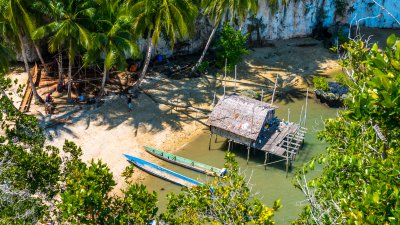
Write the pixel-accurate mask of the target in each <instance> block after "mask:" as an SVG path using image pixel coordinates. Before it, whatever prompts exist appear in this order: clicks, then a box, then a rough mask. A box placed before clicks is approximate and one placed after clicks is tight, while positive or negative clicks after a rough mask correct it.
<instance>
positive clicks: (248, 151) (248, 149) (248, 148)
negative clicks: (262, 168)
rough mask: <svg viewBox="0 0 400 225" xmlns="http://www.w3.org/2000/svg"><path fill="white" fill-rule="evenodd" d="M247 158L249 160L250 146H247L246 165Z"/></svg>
mask: <svg viewBox="0 0 400 225" xmlns="http://www.w3.org/2000/svg"><path fill="white" fill-rule="evenodd" d="M249 158H250V145H249V146H247V164H249Z"/></svg>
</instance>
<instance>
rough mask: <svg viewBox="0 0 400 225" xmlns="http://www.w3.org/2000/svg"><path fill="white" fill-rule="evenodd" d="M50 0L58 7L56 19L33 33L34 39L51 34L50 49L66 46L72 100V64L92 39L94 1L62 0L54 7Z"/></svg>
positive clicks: (69, 90)
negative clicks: (81, 49)
mask: <svg viewBox="0 0 400 225" xmlns="http://www.w3.org/2000/svg"><path fill="white" fill-rule="evenodd" d="M53 4H54V3H52V2H51V1H50V4H49V5H48V7H50V8H51V9H56V10H58V11H56V12H57V14H53V16H54V17H55V18H54V19H55V21H53V22H51V23H49V24H46V25H44V26H42V27H40V28H39V29H37V30H35V31H34V33H33V37H34V39H42V38H44V37H46V36H49V35H51V38H50V39H49V50H50V52H55V51H57V50H58V49H60V48H61V46H64V47H65V49H66V51H67V55H68V61H69V65H68V99H69V100H71V87H72V66H73V65H74V64H75V57H76V56H77V55H78V54H79V51H80V48H81V47H87V46H88V45H89V40H90V31H89V30H88V27H89V26H90V25H91V23H90V22H91V17H92V16H93V14H94V12H95V8H94V6H95V5H94V3H93V2H92V1H85V0H61V1H57V3H56V6H57V7H54V5H53Z"/></svg>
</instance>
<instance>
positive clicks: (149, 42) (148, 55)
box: [131, 35, 153, 93]
mask: <svg viewBox="0 0 400 225" xmlns="http://www.w3.org/2000/svg"><path fill="white" fill-rule="evenodd" d="M152 51H153V43H152V40H151V36H150V35H149V36H148V37H147V53H146V59H145V60H144V65H143V69H142V72H141V73H140V76H139V79H138V81H137V82H136V84H135V85H134V86H133V88H132V89H131V92H132V93H135V92H136V90H137V89H138V88H139V86H140V84H141V83H142V81H143V79H144V77H145V76H146V71H147V68H148V67H149V64H150V59H151V52H152Z"/></svg>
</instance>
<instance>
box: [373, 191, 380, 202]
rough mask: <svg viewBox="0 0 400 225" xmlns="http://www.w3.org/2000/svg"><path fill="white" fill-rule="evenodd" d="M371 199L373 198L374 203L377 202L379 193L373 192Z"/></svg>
mask: <svg viewBox="0 0 400 225" xmlns="http://www.w3.org/2000/svg"><path fill="white" fill-rule="evenodd" d="M372 199H373V200H374V202H375V203H378V202H379V193H378V192H374V195H373V197H372Z"/></svg>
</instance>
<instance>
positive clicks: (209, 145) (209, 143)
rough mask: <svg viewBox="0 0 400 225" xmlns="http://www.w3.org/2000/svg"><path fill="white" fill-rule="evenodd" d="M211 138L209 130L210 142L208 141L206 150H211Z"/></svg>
mask: <svg viewBox="0 0 400 225" xmlns="http://www.w3.org/2000/svg"><path fill="white" fill-rule="evenodd" d="M211 138H212V133H211V132H210V142H208V151H210V150H211Z"/></svg>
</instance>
